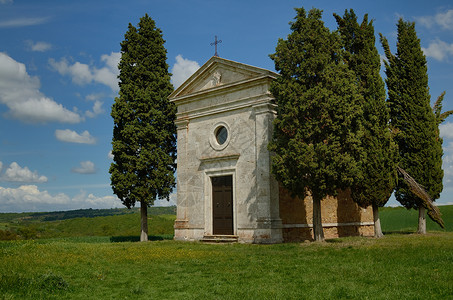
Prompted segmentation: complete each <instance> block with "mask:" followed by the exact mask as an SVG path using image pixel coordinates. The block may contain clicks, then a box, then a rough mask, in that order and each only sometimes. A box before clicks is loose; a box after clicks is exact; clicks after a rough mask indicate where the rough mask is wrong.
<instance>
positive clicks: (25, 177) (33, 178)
mask: <svg viewBox="0 0 453 300" xmlns="http://www.w3.org/2000/svg"><path fill="white" fill-rule="evenodd" d="M1 179H2V180H4V181H11V182H37V183H43V182H47V177H46V176H42V175H39V174H38V172H37V171H34V172H32V171H30V169H29V168H27V167H23V168H22V167H21V166H19V164H18V163H16V162H12V163H11V164H10V166H9V168H7V169H6V170H5V174H4V175H3V176H2V177H1Z"/></svg>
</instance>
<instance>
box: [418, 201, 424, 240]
mask: <svg viewBox="0 0 453 300" xmlns="http://www.w3.org/2000/svg"><path fill="white" fill-rule="evenodd" d="M417 233H418V234H426V214H425V208H424V207H423V206H420V207H419V208H418V230H417Z"/></svg>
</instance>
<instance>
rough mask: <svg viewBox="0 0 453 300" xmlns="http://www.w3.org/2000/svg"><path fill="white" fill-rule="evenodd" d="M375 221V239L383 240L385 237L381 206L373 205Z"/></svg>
mask: <svg viewBox="0 0 453 300" xmlns="http://www.w3.org/2000/svg"><path fill="white" fill-rule="evenodd" d="M373 220H374V237H375V238H381V237H383V236H384V234H383V233H382V228H381V219H379V206H377V205H376V204H374V203H373Z"/></svg>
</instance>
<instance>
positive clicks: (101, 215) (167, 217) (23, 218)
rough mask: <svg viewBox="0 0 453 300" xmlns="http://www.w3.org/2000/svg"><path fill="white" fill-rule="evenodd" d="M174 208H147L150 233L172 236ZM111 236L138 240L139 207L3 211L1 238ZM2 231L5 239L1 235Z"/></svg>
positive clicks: (0, 227)
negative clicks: (43, 211)
mask: <svg viewBox="0 0 453 300" xmlns="http://www.w3.org/2000/svg"><path fill="white" fill-rule="evenodd" d="M174 220H175V207H151V208H149V209H148V228H149V235H150V236H154V239H162V238H165V239H171V238H173V224H174ZM8 233H9V234H10V236H11V235H12V236H11V238H10V239H36V238H41V239H42V238H62V237H65V238H67V237H86V236H109V237H112V239H113V240H121V239H122V240H124V239H125V237H128V238H129V239H132V240H134V239H136V238H137V237H138V235H139V233H140V213H139V211H138V209H132V210H128V209H112V210H108V209H106V210H77V211H68V212H54V213H22V214H0V240H2V239H7V238H5V235H6V234H8ZM2 234H3V238H2Z"/></svg>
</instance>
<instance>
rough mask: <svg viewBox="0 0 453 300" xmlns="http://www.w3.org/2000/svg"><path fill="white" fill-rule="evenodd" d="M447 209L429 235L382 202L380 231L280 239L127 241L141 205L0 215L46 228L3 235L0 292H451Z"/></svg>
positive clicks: (305, 295) (19, 224)
mask: <svg viewBox="0 0 453 300" xmlns="http://www.w3.org/2000/svg"><path fill="white" fill-rule="evenodd" d="M440 209H441V211H442V213H443V217H444V221H445V223H446V225H447V226H446V230H439V227H438V226H437V225H436V226H437V227H434V228H432V229H430V228H431V227H430V226H431V225H429V223H428V230H431V231H429V233H428V234H427V235H423V236H421V235H417V234H407V233H409V232H414V231H415V229H416V226H417V224H416V222H417V215H416V214H415V215H410V211H406V210H405V209H402V208H384V209H383V210H382V211H381V218H382V223H383V229H384V231H385V232H386V233H387V234H386V236H385V237H384V238H382V239H374V238H360V237H352V238H341V239H334V240H329V241H327V242H326V243H288V244H279V245H244V244H214V245H212V244H203V243H189V242H187V243H183V242H175V241H172V240H160V241H153V242H148V243H137V242H130V240H134V239H133V238H135V237H136V236H137V235H138V234H137V231H138V229H139V224H140V223H139V214H138V213H137V212H133V213H128V214H115V215H112V216H101V217H92V218H69V219H62V220H54V221H44V220H43V219H42V218H41V217H42V216H41V217H39V218H38V219H35V220H31V219H29V218H28V219H27V218H26V219H21V218H23V215H20V214H16V215H14V216H11V215H10V216H8V219H9V221H6V220H5V218H6V217H5V216H2V214H0V224H2V226H3V228H4V229H5V228H7V229H12V228H13V227H15V228H17V229H21V228H22V230H24V229H23V228H29V229H30V231H32V230H31V228H34V230H36V232H37V233H38V234H39V235H40V238H38V239H36V238H35V239H29V240H24V239H23V237H22V236H18V237H19V238H20V239H18V240H11V241H0V299H120V298H122V299H241V298H242V299H398V298H400V299H453V232H450V231H452V230H451V222H452V220H453V219H452V212H453V210H452V207H451V206H450V207H446V206H443V207H440ZM160 213H162V214H160ZM160 213H159V214H158V213H156V214H154V215H150V235H152V236H154V237H155V239H162V238H163V237H165V238H171V237H172V233H173V229H172V227H173V220H174V218H175V216H174V215H173V214H170V215H169V214H165V212H160ZM415 213H416V212H415ZM414 216H415V218H414ZM2 218H3V219H2ZM40 218H41V219H40ZM406 219H407V220H406ZM120 223H121V224H120ZM433 225H435V224H433ZM153 227H154V229H153ZM433 230H434V231H433ZM19 233H20V230H19Z"/></svg>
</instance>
